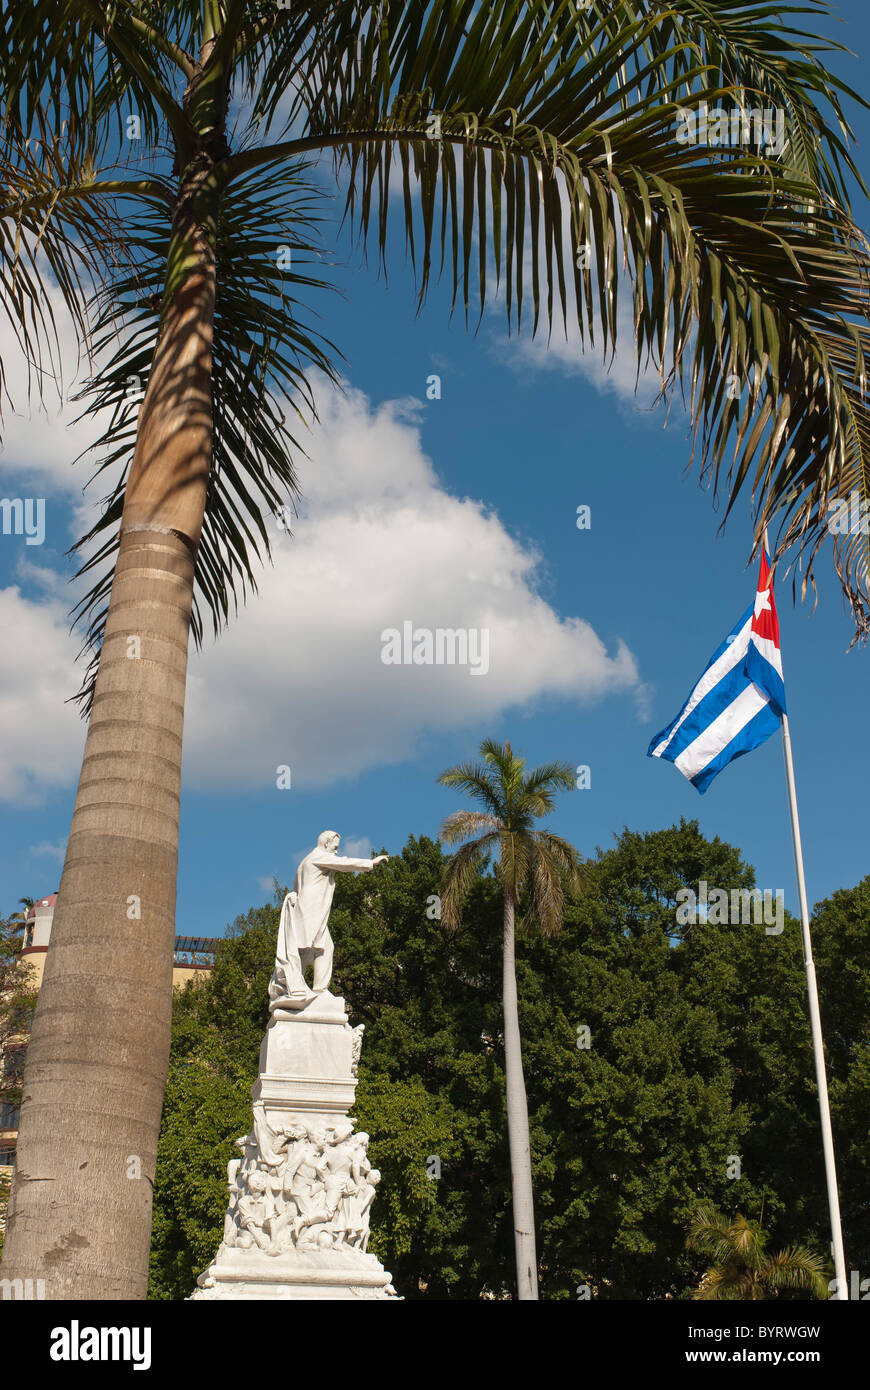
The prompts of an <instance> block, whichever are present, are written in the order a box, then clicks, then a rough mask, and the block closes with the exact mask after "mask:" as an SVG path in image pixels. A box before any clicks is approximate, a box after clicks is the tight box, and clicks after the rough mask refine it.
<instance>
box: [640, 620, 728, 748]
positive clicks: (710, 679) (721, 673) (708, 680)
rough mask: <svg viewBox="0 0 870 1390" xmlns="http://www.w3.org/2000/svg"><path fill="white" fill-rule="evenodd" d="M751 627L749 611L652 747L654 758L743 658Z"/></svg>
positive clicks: (692, 745)
mask: <svg viewBox="0 0 870 1390" xmlns="http://www.w3.org/2000/svg"><path fill="white" fill-rule="evenodd" d="M751 629H752V614H751V613H750V615H749V617H748V618H747V619H746V622H745V623H744V624H743V626H742V628H741V629H740V631H739V632H738V634H737V636H736V637H735V638H734V641H733V642H731V643H730V644H729V646H727V647H726V648H725V650H724V652H723V653H722V655H721V656H720V657H719V660H718V661H714V662H713V665H712V666H711V667H710V669H709V670H708V671H705V672H704V674H703V676H702V677H701V679H700V680H699V681H698V684H697V685H696V686H695V689H694V690H693V691H692V693H691V695H690V696H689V702H688V704H687V705H686V708H685V709H684V710H683V712H682V714H681V715H680V717H679V719H678V720H677V722H676V724H675V725H674V727H673V728H672V729H671V732H670V733H669V734H668V736H667V738H665V739H662V741H661V743H659V744H658V745H657V746H656V747H655V748H654V749H653V754H652V756H653V757H654V758H661V757H662V756H663V755H664V752H665V749H666V748H667V746H668V744H669V743H670V742H671V740H672V739H673V738H674V735H675V734H676V733H677V731H678V729H679V728H680V725H681V724H683V723H684V721H685V720H686V719H688V717H689V715H690V714H691V713H692V710H693V709H694V708H695V706H696V705H698V704H700V702H701V701H702V700H703V698H704V696H705V695H709V693H710V691H711V690H712V689H713V687H714V686H716V685H718V684H719V682H720V681H721V680H722V679H723V678H724V677H725V676H727V675H728V672H729V671H733V669H734V667H735V666H736V665H737V663H738V661H742V660H743V658H744V657H745V656H746V653H747V651H748V650H749V637H750V633H751ZM726 713H727V710H726ZM711 727H712V726H711ZM695 742H697V739H696V740H695ZM689 747H690V748H691V747H694V744H690V745H689ZM688 751H689V749H688V748H687V749H685V750H684V752H683V753H681V754H680V757H685V755H686V753H688ZM708 761H709V759H708ZM676 765H677V767H679V766H680V758H677V760H676Z"/></svg>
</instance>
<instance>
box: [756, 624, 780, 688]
mask: <svg viewBox="0 0 870 1390" xmlns="http://www.w3.org/2000/svg"><path fill="white" fill-rule="evenodd" d="M752 641H753V643H754V644H755V646H756V647H757V648H758V650H759V652H760V653H761V655H762V656H763V657H764V659H765V661H769V662H770V664H771V666H772V667H773V669H774V671H776V673H777V675H778V676H779V677H780V679H781V678H782V656H781V654H780V650H779V647H778V646H777V645H776V643H775V642H771V640H770V638H769V637H759V635H758V633H757V632H753V634H752Z"/></svg>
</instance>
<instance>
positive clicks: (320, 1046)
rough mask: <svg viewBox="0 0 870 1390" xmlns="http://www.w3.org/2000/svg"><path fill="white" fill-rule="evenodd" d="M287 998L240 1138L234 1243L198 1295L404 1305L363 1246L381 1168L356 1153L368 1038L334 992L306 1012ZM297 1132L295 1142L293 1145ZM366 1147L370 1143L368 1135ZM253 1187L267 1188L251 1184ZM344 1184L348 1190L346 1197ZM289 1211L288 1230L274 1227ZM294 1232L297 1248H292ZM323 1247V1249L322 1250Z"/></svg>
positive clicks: (233, 1171) (232, 1171) (276, 1015)
mask: <svg viewBox="0 0 870 1390" xmlns="http://www.w3.org/2000/svg"><path fill="white" fill-rule="evenodd" d="M280 1002H281V1001H278V1007H273V1009H272V1013H271V1017H270V1019H269V1024H268V1027H267V1029H266V1033H265V1036H264V1038H263V1042H262V1045H261V1048H260V1074H259V1076H258V1077H257V1080H256V1082H255V1083H254V1085H253V1087H252V1088H251V1099H252V1103H253V1107H254V1127H253V1129H252V1131H251V1134H250V1135H248V1137H247V1140H245V1141H244V1142H241V1141H240V1142H239V1145H238V1148H239V1149H240V1150H241V1151H242V1153H243V1155H244V1156H243V1158H242V1159H240V1160H236V1161H235V1162H234V1163H230V1165H229V1169H228V1179H229V1185H230V1204H229V1207H228V1210H227V1217H226V1221H225V1227H224V1240H223V1241H222V1242H221V1245H220V1247H219V1249H218V1252H217V1255H216V1256H215V1259H214V1260H213V1262H212V1263H211V1264H210V1265H209V1267H208V1269H207V1270H206V1271H205V1272H204V1273H203V1274H201V1275H200V1276H199V1278H198V1280H197V1287H196V1290H195V1291H194V1293H193V1294H192V1295H191V1298H192V1299H252V1298H253V1299H273V1298H275V1299H307V1300H312V1299H354V1298H364V1299H385V1298H393V1299H395V1298H397V1297H398V1295H397V1294H396V1291H395V1289H394V1288H393V1286H392V1283H391V1276H390V1274H389V1273H388V1272H387V1271H386V1270H385V1269H384V1267H383V1265H382V1264H381V1263H380V1261H379V1260H378V1259H377V1257H376V1256H375V1255H373V1254H370V1253H369V1252H367V1251H366V1250H364V1249H362V1248H361V1247H362V1246H364V1245H365V1243H366V1240H367V1236H368V1215H367V1214H366V1215H365V1216H364V1218H362V1219H361V1218H360V1216H359V1214H357V1215H356V1216H354V1215H353V1211H354V1202H355V1201H357V1200H358V1197H356V1196H355V1195H354V1194H359V1193H360V1192H365V1191H367V1190H368V1191H369V1200H370V1199H371V1191H370V1190H369V1189H366V1188H365V1179H364V1178H363V1179H360V1177H359V1174H360V1172H361V1171H362V1172H363V1173H365V1172H366V1171H368V1170H369V1168H370V1167H371V1165H370V1164H367V1163H365V1162H363V1159H364V1157H365V1150H364V1149H363V1150H362V1151H361V1153H359V1152H357V1151H356V1150H354V1151H353V1152H351V1150H352V1146H353V1143H354V1138H353V1135H352V1129H353V1121H352V1120H351V1118H350V1115H349V1112H350V1110H351V1109H352V1107H353V1103H354V1095H355V1092H356V1061H355V1059H356V1058H357V1057H358V1056H359V1050H360V1047H361V1045H362V1032H361V1030H357V1031H356V1033H355V1031H354V1029H352V1028H351V1026H350V1024H349V1023H348V1020H347V1012H346V1009H345V1004H344V1000H343V999H341V998H338V997H337V996H335V995H333V994H331V993H330V992H329V991H324V992H323V993H321V994H319V995H316V996H315V997H314V998H313V999H312V1000H310V1001H309V1003H308V1004H307V1005H306V1006H305V1007H304V1008H302V1009H283V1008H281V1007H280ZM342 1125H343V1129H342V1128H341V1127H342ZM300 1126H302V1127H303V1129H302V1135H303V1137H302V1139H301V1140H300V1139H299V1137H298V1130H299V1127H300ZM336 1126H339V1129H338V1130H336V1128H335V1127H336ZM294 1132H295V1134H294ZM288 1134H294V1138H292V1139H288V1138H287V1135H288ZM306 1134H307V1135H308V1136H309V1139H310V1140H312V1141H313V1142H309V1139H306V1138H305V1135H306ZM346 1135H349V1136H350V1137H345V1136H346ZM282 1136H284V1137H283V1138H282ZM361 1142H362V1144H363V1145H365V1143H366V1136H362V1141H361ZM300 1143H301V1144H302V1145H303V1149H304V1151H305V1153H307V1155H308V1159H307V1164H308V1166H307V1167H306V1166H303V1167H302V1168H301V1169H299V1166H298V1165H299V1162H300V1159H299V1144H300ZM305 1145H307V1149H305V1148H304V1146H305ZM290 1152H292V1153H293V1155H294V1161H293V1164H292V1166H291V1160H290V1159H289V1158H288V1156H287V1155H288V1153H290ZM342 1157H343V1158H344V1166H343V1167H342V1163H341V1161H342ZM361 1162H362V1165H363V1166H362V1169H361V1168H360V1163H361ZM328 1163H329V1164H332V1165H333V1168H332V1169H331V1170H330V1169H328V1167H327V1164H328ZM282 1165H283V1166H282ZM312 1165H314V1166H312ZM285 1169H286V1172H285ZM339 1170H340V1176H339V1177H338V1178H331V1177H330V1171H333V1172H336V1173H338V1172H339ZM318 1174H319V1175H320V1176H319V1177H318ZM351 1174H356V1177H352V1176H351ZM376 1179H377V1174H375V1180H376ZM255 1182H258V1183H259V1184H260V1187H259V1188H258V1189H255V1188H254V1187H253V1186H252V1184H254V1183H255ZM330 1182H332V1184H333V1185H332V1187H331V1188H329V1186H328V1185H329V1183H330ZM341 1182H344V1183H346V1184H348V1186H345V1187H344V1188H343V1189H342V1188H341V1186H340V1183H341ZM361 1182H362V1186H360V1183H361ZM330 1191H331V1193H332V1196H331V1198H330V1196H329V1192H330ZM342 1193H346V1194H348V1195H347V1196H344V1195H339V1194H342ZM240 1199H241V1200H240ZM330 1203H331V1204H330ZM347 1203H349V1204H350V1206H349V1207H347V1206H346V1204H347ZM276 1204H277V1205H276ZM282 1204H283V1205H282ZM288 1204H289V1205H288ZM282 1210H283V1212H284V1215H283V1216H281V1217H280V1220H281V1221H284V1222H285V1224H284V1226H283V1228H282V1227H281V1226H280V1225H279V1226H278V1227H277V1228H275V1229H273V1226H274V1222H275V1221H276V1220H277V1219H278V1213H280V1212H281V1211H282ZM359 1210H362V1208H360V1209H359ZM300 1212H301V1213H304V1214H305V1215H306V1216H307V1221H305V1222H304V1223H302V1225H303V1229H301V1230H300V1232H299V1234H298V1237H297V1234H296V1233H295V1230H294V1226H295V1224H296V1223H295V1221H294V1220H293V1218H294V1216H296V1217H299V1214H300ZM330 1212H332V1213H333V1214H332V1216H331V1217H330V1215H329V1213H330ZM288 1217H289V1218H290V1220H289V1221H288V1220H287V1218H288ZM301 1221H302V1218H301V1217H300V1222H301ZM342 1222H343V1223H344V1224H342ZM363 1223H364V1234H363V1233H362V1226H363ZM277 1230H280V1231H281V1235H280V1236H278V1235H277V1234H276V1231H277ZM291 1232H292V1245H290V1247H289V1248H285V1245H289V1241H288V1235H290V1233H291ZM254 1237H256V1239H254ZM297 1239H298V1240H299V1242H301V1248H300V1245H298V1244H297ZM318 1239H319V1240H320V1241H323V1242H325V1248H320V1249H318V1248H317V1243H318ZM330 1242H332V1244H330ZM264 1247H265V1248H264Z"/></svg>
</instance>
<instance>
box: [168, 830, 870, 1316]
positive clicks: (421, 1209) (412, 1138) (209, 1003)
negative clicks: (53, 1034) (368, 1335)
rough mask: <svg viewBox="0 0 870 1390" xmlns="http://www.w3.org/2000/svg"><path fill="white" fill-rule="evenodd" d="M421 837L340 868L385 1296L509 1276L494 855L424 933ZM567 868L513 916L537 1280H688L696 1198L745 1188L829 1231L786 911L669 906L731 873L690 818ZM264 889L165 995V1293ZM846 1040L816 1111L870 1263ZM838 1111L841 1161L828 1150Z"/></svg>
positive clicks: (427, 846) (504, 1293) (794, 1230)
mask: <svg viewBox="0 0 870 1390" xmlns="http://www.w3.org/2000/svg"><path fill="white" fill-rule="evenodd" d="M445 864H446V859H445V856H444V854H443V853H442V850H441V849H440V848H439V846H438V845H437V844H435V843H434V842H433V841H432V840H430V839H427V838H426V837H420V838H415V837H411V838H410V839H409V840H408V843H407V844H406V845H405V847H404V849H403V850H402V852H401V854H398V855H393V856H392V857H391V859H390V862H389V863H388V864H386V865H384V866H383V869H382V871H379V875H378V882H377V884H376V885H375V884H374V883H373V881H372V879H371V877H370V876H368V875H360V876H359V877H358V878H354V877H352V876H351V875H343V876H342V877H341V878H340V879H339V880H338V881H337V884H336V894H335V899H334V903H333V910H332V915H331V918H330V931H331V932H332V935H333V936H334V938H335V942H336V967H335V977H334V978H335V981H336V983H335V985H334V988H335V990H336V992H338V993H341V994H343V995H344V996H345V998H346V999H347V1001H348V1004H349V1006H350V1007H351V1008H352V1010H353V1014H352V1020H353V1022H354V1023H364V1024H365V1028H366V1031H365V1043H364V1046H363V1051H362V1060H361V1064H360V1082H359V1089H358V1092H357V1095H358V1104H357V1106H356V1109H355V1111H354V1113H355V1116H356V1118H357V1122H358V1125H359V1127H361V1128H363V1129H365V1130H366V1131H367V1132H368V1133H370V1134H371V1136H372V1143H371V1152H372V1161H373V1162H374V1163H375V1164H376V1166H378V1167H379V1168H380V1169H381V1170H382V1172H383V1174H384V1178H383V1181H382V1183H381V1184H380V1186H379V1189H378V1197H377V1200H376V1202H375V1204H374V1208H373V1212H372V1231H373V1235H372V1244H373V1248H376V1249H377V1251H378V1254H379V1255H380V1257H381V1258H382V1259H383V1260H384V1262H385V1264H386V1266H387V1268H388V1269H390V1270H391V1272H392V1274H393V1278H394V1281H395V1284H396V1287H397V1288H398V1289H399V1290H400V1292H401V1293H402V1294H403V1295H404V1296H405V1297H406V1298H410V1299H418V1298H426V1299H433V1298H434V1299H478V1298H497V1299H502V1298H509V1297H511V1294H512V1290H513V1288H514V1282H513V1277H512V1275H511V1267H512V1264H513V1263H514V1239H513V1213H512V1203H511V1167H510V1159H509V1154H508V1145H507V1140H506V1130H507V1122H506V1106H505V1069H504V1042H503V1016H502V1004H501V985H502V980H501V970H500V961H499V954H500V951H499V947H500V944H501V941H502V934H503V911H502V903H501V896H500V889H499V883H498V881H497V880H496V878H495V876H494V874H493V873H491V872H484V873H482V874H480V875H478V876H477V877H476V878H475V881H474V883H473V884H472V887H471V890H470V893H469V896H468V898H467V900H466V904H465V909H464V912H463V920H462V923H461V925H460V926H459V927H458V928H457V930H456V931H455V932H453V933H448V932H445V931H444V930H443V928H442V925H441V923H440V922H439V920H438V917H437V894H438V892H439V889H440V886H441V883H442V880H443V874H444V868H445ZM583 876H584V891H583V894H582V897H580V898H578V899H576V900H574V899H572V898H570V897H569V898H568V899H567V900H566V903H565V909H564V920H563V925H562V929H561V931H560V933H559V935H558V936H557V937H552V938H548V937H545V936H543V935H541V934H539V933H528V932H523V933H520V934H519V935H518V938H517V955H516V973H517V992H518V999H519V1009H520V1011H521V1015H522V1018H523V1021H524V1037H523V1064H524V1072H525V1079H526V1086H527V1092H528V1108H529V1130H530V1140H531V1159H532V1175H533V1181H534V1189H535V1209H536V1218H537V1230H538V1237H539V1268H540V1289H541V1296H542V1298H545V1299H559V1300H568V1299H576V1298H577V1297H578V1290H579V1291H580V1293H579V1296H581V1297H583V1296H585V1295H586V1293H587V1292H588V1294H589V1295H590V1296H591V1297H593V1298H596V1299H664V1298H680V1297H686V1298H689V1297H691V1295H692V1293H693V1292H694V1289H695V1288H696V1286H697V1283H698V1279H699V1276H700V1272H701V1271H700V1270H699V1269H698V1264H697V1258H696V1257H694V1256H693V1255H692V1254H691V1253H690V1252H689V1251H687V1249H686V1246H685V1228H686V1223H687V1222H688V1220H689V1219H690V1216H691V1213H692V1212H693V1211H694V1209H695V1208H696V1206H697V1204H698V1202H699V1201H702V1200H704V1201H708V1202H712V1204H713V1205H715V1206H716V1208H717V1209H718V1210H720V1211H723V1212H731V1213H734V1212H735V1211H741V1212H743V1213H745V1215H746V1217H747V1219H754V1220H760V1219H761V1217H762V1215H763V1217H764V1221H765V1225H766V1226H769V1227H771V1228H773V1229H775V1230H776V1231H777V1232H778V1234H779V1239H780V1243H781V1244H782V1245H783V1246H785V1247H788V1246H794V1245H803V1244H809V1245H811V1246H814V1247H816V1248H818V1249H820V1250H823V1249H826V1248H827V1242H828V1240H829V1238H830V1237H829V1232H828V1227H827V1220H828V1218H827V1208H826V1202H825V1184H824V1169H823V1164H822V1157H821V1144H820V1140H819V1132H818V1112H817V1103H816V1096H815V1090H814V1081H813V1066H812V1051H811V1045H810V1041H809V1024H808V1020H807V1014H806V986H805V979H804V972H803V963H802V955H801V945H800V926H799V923H797V922H796V921H795V920H794V919H792V918H791V917H790V916H788V915H786V919H785V927H784V931H783V933H782V934H781V935H768V934H767V933H766V932H765V930H764V927H763V926H760V925H757V926H753V925H752V924H748V925H740V926H735V925H731V926H721V927H714V926H712V925H710V924H702V923H698V924H697V925H695V926H686V927H680V926H678V925H677V922H676V907H677V896H676V895H677V892H678V891H679V890H680V889H681V888H685V887H694V889H695V891H697V888H698V883H699V880H700V879H705V880H706V881H707V882H708V884H710V885H720V886H723V887H728V888H730V887H735V888H746V889H751V888H752V887H753V886H754V877H753V873H752V870H751V868H750V867H749V866H748V865H747V864H746V863H745V862H744V861H743V859H742V858H741V856H740V853H739V851H738V850H736V849H735V848H734V847H733V846H731V845H728V844H725V843H724V842H723V841H721V840H719V839H715V838H714V839H708V838H706V837H705V836H703V835H702V834H701V833H700V830H699V828H698V825H697V823H696V822H681V823H680V824H679V825H674V826H671V827H668V828H667V829H664V830H660V831H653V832H648V833H645V834H638V833H636V832H633V831H628V830H626V831H624V832H623V833H622V834H621V835H620V836H619V837H618V839H617V841H616V843H615V844H614V845H613V846H612V847H611V848H609V849H607V850H603V851H599V852H598V853H597V855H596V856H595V857H594V858H593V859H591V860H587V862H586V864H585V866H584V873H583ZM283 892H284V890H283V889H282V888H279V889H278V891H277V898H276V904H277V903H280V901H281V899H282V898H283ZM823 906H824V905H822V907H823ZM278 911H279V909H278V906H277V905H272V906H269V907H264V908H258V909H255V910H252V911H251V912H250V913H249V914H247V916H246V917H245V918H240V919H239V920H238V922H237V923H236V925H235V927H234V928H233V932H232V936H231V938H230V939H229V940H228V941H227V942H226V943H224V944H223V945H222V947H221V950H220V952H219V955H218V959H217V961H216V964H215V970H214V972H213V974H212V976H211V979H210V980H209V981H208V982H205V981H202V980H199V981H197V982H196V983H195V984H194V985H192V986H190V987H188V989H187V991H186V993H184V994H183V995H182V996H181V997H180V998H179V999H178V1000H177V1001H176V1009H175V1017H174V1024H173V1052H172V1063H171V1067H170V1085H169V1088H168V1090H167V1104H166V1110H165V1112H164V1121H163V1133H162V1135H161V1144H160V1160H159V1163H158V1172H157V1188H156V1193H155V1236H154V1247H153V1252H152V1295H153V1296H161V1297H175V1298H182V1297H186V1296H188V1295H189V1293H190V1291H191V1289H192V1288H193V1284H194V1280H195V1276H196V1275H197V1274H198V1273H199V1272H200V1270H201V1269H203V1268H204V1267H205V1265H206V1264H207V1263H208V1262H209V1261H210V1260H211V1258H212V1257H213V1255H214V1252H215V1249H216V1248H217V1244H218V1242H219V1240H220V1236H221V1230H222V1225H223V1216H224V1212H225V1210H226V1200H227V1193H226V1164H227V1162H228V1161H229V1159H231V1158H232V1157H233V1156H234V1155H235V1154H236V1153H237V1150H236V1149H235V1147H234V1142H233V1141H234V1140H235V1139H236V1138H237V1137H238V1136H239V1135H241V1134H242V1133H244V1132H246V1131H247V1129H248V1127H249V1124H250V1099H249V1097H250V1086H251V1084H252V1082H253V1081H254V1079H255V1075H256V1068H257V1057H258V1053H259V1045H260V1041H261V1038H262V1034H263V1030H264V1029H265V1026H266V1022H267V1018H268V994H267V989H268V980H269V976H270V974H271V970H272V965H273V962H274V952H275V937H276V933H277V925H278ZM821 911H822V908H821V907H820V909H817V915H818V916H819V922H818V924H817V923H814V939H815V941H816V945H817V951H816V954H817V957H818V960H819V962H820V965H819V979H820V991H821V1001H822V1010H823V1017H824V1021H825V1026H826V1028H827V1030H828V1032H829V1034H830V1036H831V1038H832V1039H833V1040H835V1035H836V1029H834V1028H833V1026H832V1020H833V1015H832V1013H831V1010H832V1009H833V1008H834V1007H835V1006H836V1004H837V1002H838V1000H839V998H840V995H841V993H842V991H840V990H839V988H838V986H837V982H836V979H835V978H832V977H831V976H828V977H826V975H825V973H824V970H823V968H822V964H821V962H823V961H824V960H825V959H826V949H827V946H826V937H827V933H826V932H825V931H824V930H823V929H822V927H821V924H820V918H821ZM860 921H863V924H864V925H863V933H864V934H863V935H862V929H861V926H860ZM853 930H854V935H853V937H852V939H851V940H850V941H849V943H848V944H847V946H846V947H845V948H844V949H845V952H846V957H847V958H848V959H859V960H860V959H867V958H870V915H868V916H867V917H864V918H861V919H858V918H857V917H856V919H855V922H854V928H853ZM832 932H833V927H832ZM826 979H828V980H831V984H828V983H826ZM586 1029H588V1030H589V1032H588V1035H587V1033H586V1031H585V1030H586ZM587 1044H588V1045H587ZM832 1046H833V1043H832ZM864 1055H865V1054H864V1053H862V1052H861V1050H860V1049H857V1050H856V1055H855V1056H854V1058H853V1059H852V1060H851V1061H850V1062H849V1063H848V1066H847V1067H846V1069H845V1070H844V1071H843V1072H842V1078H843V1085H844V1090H843V1092H842V1097H843V1099H842V1102H840V1109H839V1110H837V1111H836V1112H835V1124H836V1126H837V1128H836V1132H835V1140H836V1143H837V1148H838V1158H839V1159H841V1195H842V1200H843V1214H844V1221H845V1227H846V1233H847V1242H848V1251H849V1261H850V1265H851V1266H852V1267H854V1268H864V1267H865V1266H867V1265H868V1264H870V1241H868V1239H867V1235H866V1202H865V1194H866V1184H863V1183H859V1182H858V1181H857V1179H858V1177H859V1176H860V1174H861V1173H862V1172H863V1171H864V1168H862V1164H863V1165H864V1167H866V1163H867V1153H868V1146H867V1138H866V1123H864V1127H863V1130H862V1129H861V1127H860V1121H861V1117H862V1115H863V1116H866V1103H867V1072H866V1068H863V1070H862V1067H863V1063H862V1057H863V1056H864ZM186 1077H192V1078H193V1079H192V1080H186ZM833 1081H834V1082H836V1084H837V1085H838V1086H839V1084H840V1083H839V1081H838V1080H837V1078H836V1076H835V1077H834V1078H833ZM862 1088H863V1089H862ZM832 1094H834V1085H833V1084H832ZM862 1103H863V1107H864V1108H863V1110H862V1108H861V1107H862ZM844 1125H845V1129H844ZM845 1138H848V1139H849V1141H850V1144H851V1153H852V1159H851V1162H852V1163H853V1164H854V1167H850V1166H849V1164H848V1163H845V1164H844V1163H843V1162H842V1160H843V1159H844V1158H845V1157H846V1154H847V1152H849V1150H847V1149H846V1148H845V1147H844V1139H845ZM433 1157H434V1158H438V1159H439V1163H438V1164H433V1163H432V1162H431V1161H430V1160H431V1159H432V1158H433ZM735 1159H737V1160H738V1163H737V1164H735V1162H734V1160H735ZM439 1170H440V1177H438V1176H434V1175H433V1176H431V1177H430V1176H429V1174H430V1173H433V1174H437V1172H438V1171H439Z"/></svg>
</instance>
